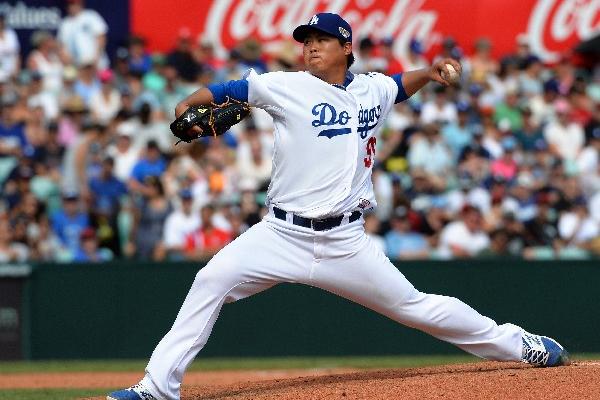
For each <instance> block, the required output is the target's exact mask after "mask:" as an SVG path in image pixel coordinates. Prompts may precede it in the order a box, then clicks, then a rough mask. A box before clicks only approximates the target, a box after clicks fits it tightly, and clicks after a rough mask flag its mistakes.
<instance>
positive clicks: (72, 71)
mask: <svg viewBox="0 0 600 400" xmlns="http://www.w3.org/2000/svg"><path fill="white" fill-rule="evenodd" d="M63 79H64V80H65V81H74V80H75V79H77V68H75V67H74V66H73V65H67V66H66V67H65V69H64V70H63Z"/></svg>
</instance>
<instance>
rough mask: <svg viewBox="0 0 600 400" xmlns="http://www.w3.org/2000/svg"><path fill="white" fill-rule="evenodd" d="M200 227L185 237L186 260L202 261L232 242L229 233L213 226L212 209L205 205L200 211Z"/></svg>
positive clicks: (210, 206)
mask: <svg viewBox="0 0 600 400" xmlns="http://www.w3.org/2000/svg"><path fill="white" fill-rule="evenodd" d="M200 213H201V218H202V225H201V226H200V228H199V229H197V230H196V231H194V232H192V233H191V234H189V235H187V236H186V239H185V245H184V251H185V253H186V254H187V256H188V258H191V259H202V258H207V257H210V256H212V255H213V254H215V253H217V252H218V251H219V250H221V249H222V248H223V247H225V245H226V244H227V243H229V242H231V240H232V235H231V232H229V231H226V230H224V229H221V228H218V227H216V226H214V225H213V222H212V218H213V215H214V208H213V206H212V205H207V206H205V207H203V208H202V210H201V211H200Z"/></svg>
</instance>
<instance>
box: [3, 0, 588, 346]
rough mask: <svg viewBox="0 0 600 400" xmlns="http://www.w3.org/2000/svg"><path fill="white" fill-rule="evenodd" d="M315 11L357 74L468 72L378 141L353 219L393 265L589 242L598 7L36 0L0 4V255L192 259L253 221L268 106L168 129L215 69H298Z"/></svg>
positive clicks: (36, 259)
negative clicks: (303, 35)
mask: <svg viewBox="0 0 600 400" xmlns="http://www.w3.org/2000/svg"><path fill="white" fill-rule="evenodd" d="M320 11H335V12H339V13H340V14H341V15H342V16H343V17H344V18H346V19H347V20H348V21H349V22H350V23H351V25H352V27H353V33H354V38H355V42H354V54H355V56H356V58H357V61H356V63H355V64H354V65H353V66H352V68H351V70H352V71H353V72H354V73H363V72H367V71H379V72H383V73H386V74H393V73H398V72H402V71H407V70H412V69H417V68H425V67H428V66H429V65H430V64H431V63H432V62H434V61H435V60H436V59H438V58H440V57H453V58H455V59H457V60H459V61H460V63H461V64H462V66H463V75H462V77H461V80H460V82H459V83H458V84H457V85H455V86H452V87H447V88H445V87H441V86H439V85H436V84H429V85H427V86H426V87H425V88H424V89H423V90H421V91H420V92H419V93H417V94H415V95H414V96H413V97H412V98H410V99H409V100H408V101H406V102H403V103H401V104H398V105H397V106H396V107H395V109H394V111H393V113H392V114H391V115H390V116H389V118H388V120H387V123H386V128H385V130H384V131H383V134H382V140H378V142H377V146H378V148H377V161H376V164H375V166H374V168H373V182H374V187H375V192H376V195H377V199H378V203H379V206H378V207H377V209H376V210H374V211H371V212H369V213H368V214H366V216H365V227H366V229H367V231H368V233H369V235H371V237H372V238H373V239H374V240H376V242H377V243H378V244H379V245H380V246H381V248H382V249H383V251H385V253H386V254H387V255H388V256H389V257H390V258H391V259H397V260H409V259H410V260H415V259H419V260H449V259H459V260H465V259H470V258H478V259H482V258H486V259H496V260H500V262H506V260H507V259H513V260H523V259H524V260H593V259H594V257H598V256H599V255H600V234H599V232H600V162H599V151H600V64H599V63H598V60H599V59H600V55H599V54H600V36H599V35H600V7H598V3H597V2H596V1H593V0H589V1H579V2H574V1H563V0H503V1H496V0H487V1H479V0H464V1H461V2H458V3H457V2H453V3H448V2H444V1H433V0H432V1H425V0H419V1H410V2H409V1H403V0H397V1H393V0H380V1H364V0H363V1H358V0H356V1H351V0H345V1H337V2H326V1H314V2H285V1H277V0H266V1H249V0H212V1H209V0H207V1H203V2H198V1H196V0H171V1H168V2H167V1H162V0H155V1H152V2H149V1H143V0H129V1H121V2H105V1H101V0H67V1H49V0H27V1H16V2H15V1H0V54H1V61H0V185H1V186H2V195H1V196H0V263H5V264H7V265H8V266H14V267H18V266H19V265H26V266H28V268H31V267H32V266H33V267H34V270H35V269H36V268H42V269H43V268H46V269H47V268H53V267H55V268H59V266H60V265H61V264H64V265H66V266H69V267H71V264H72V263H106V262H108V261H113V262H118V261H120V262H122V264H123V265H129V266H132V265H133V266H136V265H137V266H140V265H150V264H148V262H151V261H152V262H163V263H169V264H168V265H173V264H171V263H179V262H185V261H197V260H199V261H202V260H206V259H207V258H209V257H210V256H211V255H213V254H214V253H215V252H217V251H218V250H219V249H220V248H222V247H223V246H225V245H226V244H227V243H228V242H230V241H231V240H233V239H235V238H236V237H237V236H239V235H240V234H242V233H243V232H244V231H245V230H246V229H248V228H249V227H250V226H252V225H253V224H255V223H257V222H258V221H260V220H261V218H262V216H263V215H264V214H265V212H266V209H265V207H264V201H265V195H266V190H267V188H268V185H269V179H270V173H271V156H272V152H273V134H272V121H271V120H270V117H269V116H268V115H267V114H266V113H264V112H262V111H260V110H253V112H252V115H251V117H249V118H247V119H246V120H245V121H243V123H240V124H238V125H236V126H234V127H233V128H232V129H231V131H230V132H227V133H226V134H225V135H223V136H220V137H218V138H209V139H205V140H198V141H196V142H194V143H192V144H186V143H180V144H178V145H177V146H175V145H174V144H175V140H174V137H173V136H172V134H171V132H170V130H169V128H168V125H169V123H170V122H171V121H172V120H173V119H174V108H175V105H176V104H177V102H178V101H180V100H181V99H183V98H184V97H185V96H187V95H188V94H190V93H191V92H193V91H194V90H196V89H198V88H200V87H203V86H206V85H207V84H209V83H213V82H224V81H227V80H230V79H240V78H241V76H242V74H243V73H244V72H245V71H246V70H248V69H249V68H254V69H255V70H256V71H257V72H258V73H264V72H268V71H279V70H284V71H295V70H302V69H303V65H302V59H301V57H300V56H301V46H300V45H299V44H297V43H295V42H294V41H292V40H291V37H290V36H291V32H292V30H293V29H294V28H295V27H296V26H297V25H299V24H301V23H305V21H308V20H309V19H310V17H311V16H312V15H313V14H314V13H316V12H320ZM565 262H567V261H565ZM38 263H42V264H38ZM144 263H146V264H144ZM107 265H108V264H107ZM199 265H201V264H198V263H195V264H194V267H193V269H194V270H197V268H198V266H199ZM440 265H442V264H436V268H443V267H441V266H440ZM519 265H521V266H522V267H523V268H526V267H527V266H526V264H525V263H521V264H519ZM561 265H567V264H564V263H563V264H561ZM586 265H589V264H586ZM36 266H37V267H36ZM7 268H8V267H7ZM106 268H107V270H108V269H109V267H108V266H107V267H106ZM4 271H8V272H5V273H4V274H5V276H9V277H14V276H29V274H30V272H31V269H25V270H18V269H17V270H15V269H5V270H4ZM23 271H24V272H23ZM190 271H192V270H191V269H190ZM115 279H120V278H115ZM8 280H9V279H8V278H7V279H5V281H8ZM24 280H25V281H26V279H25V278H24ZM57 282H60V279H59V280H58V281H57ZM183 282H185V281H183ZM187 282H188V283H189V282H191V280H190V281H187ZM0 283H1V279H0ZM57 284H58V283H57ZM11 287H12V286H11ZM184 287H186V286H185V285H184ZM7 288H8V286H6V287H5V289H4V293H5V294H6V296H7V298H9V297H10V299H16V298H18V299H21V295H22V293H21V292H20V291H19V292H18V293H17V292H15V293H17V294H14V295H13V294H11V295H10V296H9V295H8V293H9V289H7ZM0 289H1V287H0ZM11 290H12V289H11ZM15 290H16V289H15ZM19 290H21V289H19ZM23 290H25V289H23ZM28 290H30V289H28ZM183 290H184V291H185V288H184V289H183ZM0 293H2V291H0ZM15 296H16V297H15ZM6 301H8V300H6ZM20 301H21V300H18V301H17V300H15V302H17V303H18V304H20ZM15 307H17V306H15ZM19 307H20V306H19ZM19 307H17V308H19ZM8 309H9V308H6V310H8ZM19 309H20V308H19ZM167 314H168V313H167ZM1 315H4V320H5V322H6V321H9V322H8V325H6V326H9V327H10V326H12V325H10V324H11V322H10V321H13V320H14V318H16V317H15V315H16V314H11V312H9V311H6V312H5V313H4V314H1V313H0V316H1ZM172 315H173V316H174V313H173V314H172ZM19 318H20V317H19ZM0 321H2V318H0ZM18 321H19V319H17V322H15V323H18ZM49 324H51V322H49ZM7 329H8V328H7ZM40 329H41V328H40ZM19 354H21V353H19Z"/></svg>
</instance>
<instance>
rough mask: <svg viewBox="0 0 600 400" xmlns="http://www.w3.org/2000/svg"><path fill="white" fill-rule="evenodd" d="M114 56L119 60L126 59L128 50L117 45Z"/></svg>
mask: <svg viewBox="0 0 600 400" xmlns="http://www.w3.org/2000/svg"><path fill="white" fill-rule="evenodd" d="M115 57H116V58H117V60H119V61H126V60H127V59H128V58H129V50H127V48H125V47H119V48H118V49H117V51H116V52H115Z"/></svg>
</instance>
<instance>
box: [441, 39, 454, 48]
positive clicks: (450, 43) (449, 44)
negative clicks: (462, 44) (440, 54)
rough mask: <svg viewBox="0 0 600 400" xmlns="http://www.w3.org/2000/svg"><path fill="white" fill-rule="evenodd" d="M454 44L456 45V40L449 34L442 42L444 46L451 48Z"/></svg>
mask: <svg viewBox="0 0 600 400" xmlns="http://www.w3.org/2000/svg"><path fill="white" fill-rule="evenodd" d="M454 46H456V40H454V38H453V37H452V36H447V37H446V38H444V41H443V42H442V47H443V48H445V49H447V50H450V49H452V48H454Z"/></svg>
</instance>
